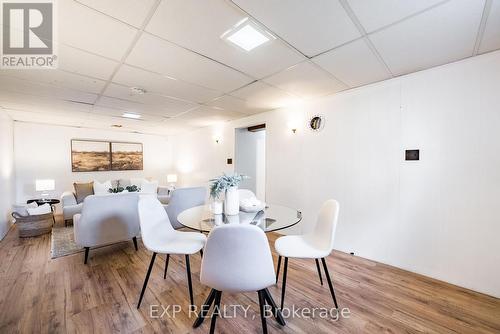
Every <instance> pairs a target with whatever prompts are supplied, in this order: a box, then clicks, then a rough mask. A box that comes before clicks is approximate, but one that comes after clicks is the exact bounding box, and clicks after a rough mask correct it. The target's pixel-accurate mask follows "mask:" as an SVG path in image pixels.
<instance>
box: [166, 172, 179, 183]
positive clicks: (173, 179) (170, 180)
mask: <svg viewBox="0 0 500 334" xmlns="http://www.w3.org/2000/svg"><path fill="white" fill-rule="evenodd" d="M167 182H168V183H175V182H177V174H168V175H167Z"/></svg>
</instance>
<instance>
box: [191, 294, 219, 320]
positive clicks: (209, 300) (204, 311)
mask: <svg viewBox="0 0 500 334" xmlns="http://www.w3.org/2000/svg"><path fill="white" fill-rule="evenodd" d="M216 295H217V290H215V289H212V290H211V291H210V294H209V295H208V297H207V299H206V300H205V302H204V303H203V305H201V307H200V313H199V314H198V317H197V318H196V320H195V322H194V323H193V328H197V327H199V326H200V325H201V324H202V323H203V321H204V320H205V317H206V316H207V314H208V311H209V310H210V307H211V306H212V304H213V302H214V300H215V296H216Z"/></svg>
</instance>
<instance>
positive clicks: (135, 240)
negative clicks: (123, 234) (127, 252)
mask: <svg viewBox="0 0 500 334" xmlns="http://www.w3.org/2000/svg"><path fill="white" fill-rule="evenodd" d="M132 241H133V242H134V247H135V251H136V252H137V251H138V250H139V247H137V237H133V238H132Z"/></svg>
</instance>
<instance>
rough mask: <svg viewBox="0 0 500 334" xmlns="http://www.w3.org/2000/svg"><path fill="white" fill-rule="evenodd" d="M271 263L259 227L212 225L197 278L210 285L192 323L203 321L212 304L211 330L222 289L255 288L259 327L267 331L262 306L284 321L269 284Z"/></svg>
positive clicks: (253, 290)
mask: <svg viewBox="0 0 500 334" xmlns="http://www.w3.org/2000/svg"><path fill="white" fill-rule="evenodd" d="M274 274H275V273H274V265H273V259H272V256H271V250H270V249H269V243H268V240H267V238H266V235H265V233H264V231H262V229H260V228H259V227H257V226H254V225H243V224H226V225H221V226H219V227H216V228H215V229H213V230H212V231H211V232H210V234H209V236H208V240H207V244H206V246H205V254H204V256H203V260H202V263H201V273H200V281H201V283H202V284H204V285H207V286H209V287H211V288H212V290H211V292H210V294H209V296H208V298H207V300H206V301H205V303H204V304H203V305H202V307H201V309H200V313H199V315H198V318H197V319H196V321H195V322H194V324H193V327H195V328H196V327H198V326H200V325H201V324H202V322H203V320H204V318H205V317H206V316H207V314H208V311H209V309H210V307H211V305H212V304H213V305H214V311H213V312H212V322H211V325H210V333H214V332H215V322H216V318H217V316H218V313H219V311H220V302H221V296H222V292H223V291H224V292H231V293H233V292H250V291H251V292H255V291H256V292H258V295H259V305H260V315H261V321H262V329H263V332H264V333H267V325H266V317H265V311H268V310H269V309H267V310H264V308H265V307H266V304H268V305H269V306H270V307H271V310H272V313H273V315H274V316H275V318H276V320H277V321H278V323H279V324H281V325H285V321H284V319H283V317H282V315H281V312H280V310H279V309H278V307H277V306H276V303H275V302H274V300H273V298H272V296H271V294H270V292H269V291H268V289H267V288H268V287H269V286H271V285H274V280H275V277H274Z"/></svg>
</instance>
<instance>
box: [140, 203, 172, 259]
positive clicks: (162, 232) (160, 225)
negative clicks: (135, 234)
mask: <svg viewBox="0 0 500 334" xmlns="http://www.w3.org/2000/svg"><path fill="white" fill-rule="evenodd" d="M138 208H139V209H138V211H139V222H140V225H141V236H142V242H143V243H144V246H146V248H147V249H149V250H150V251H153V252H158V251H159V250H160V249H161V247H162V246H164V245H165V242H167V241H168V239H169V238H170V237H171V236H173V234H174V233H175V230H174V228H173V227H172V225H171V224H170V220H169V219H168V215H167V213H166V212H165V209H164V208H163V205H162V204H161V203H160V201H159V200H158V199H157V198H156V196H151V195H142V196H141V197H140V198H139V204H138Z"/></svg>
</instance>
